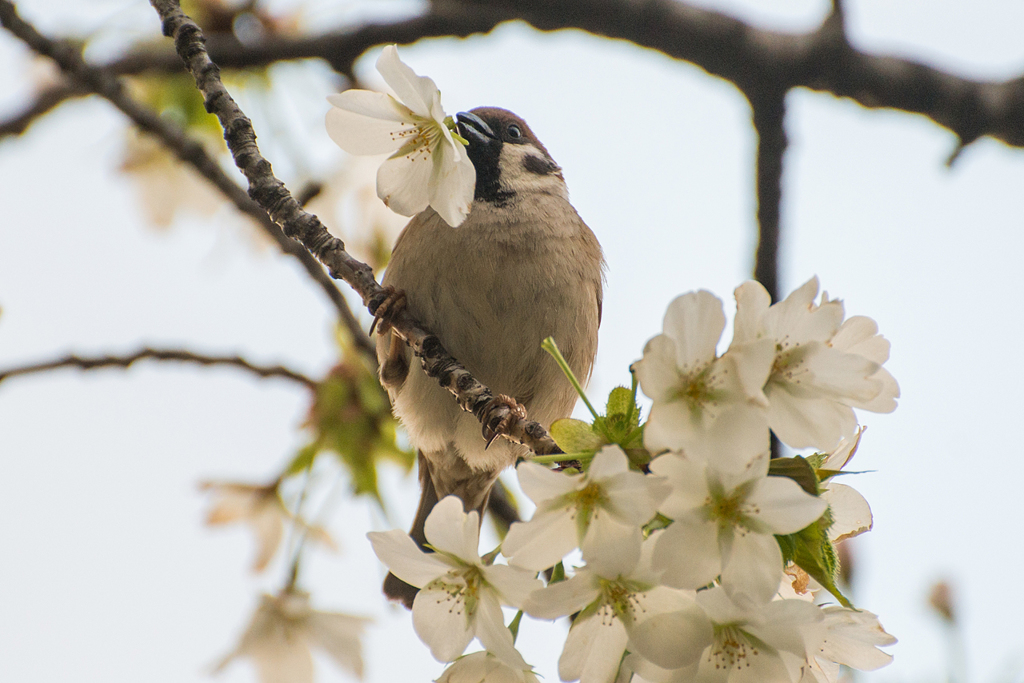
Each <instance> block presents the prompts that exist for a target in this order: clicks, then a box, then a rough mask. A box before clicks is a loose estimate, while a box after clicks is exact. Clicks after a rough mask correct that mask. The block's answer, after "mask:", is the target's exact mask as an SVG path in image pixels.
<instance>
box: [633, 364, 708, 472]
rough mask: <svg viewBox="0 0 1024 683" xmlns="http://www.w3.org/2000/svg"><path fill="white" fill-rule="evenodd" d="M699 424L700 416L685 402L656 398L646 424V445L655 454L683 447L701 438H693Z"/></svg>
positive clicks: (645, 390) (645, 391)
mask: <svg viewBox="0 0 1024 683" xmlns="http://www.w3.org/2000/svg"><path fill="white" fill-rule="evenodd" d="M638 374H639V373H638ZM644 393H647V389H644ZM647 395H648V396H650V394H647ZM652 398H653V397H652ZM699 426H700V422H699V416H696V417H695V416H694V413H693V411H692V410H690V409H689V407H688V406H687V404H686V403H685V402H683V401H658V400H655V401H654V405H652V406H651V412H650V414H649V415H648V417H647V424H646V425H645V426H644V446H646V447H647V450H649V451H650V452H651V453H654V454H657V453H661V452H663V451H670V450H677V449H680V448H683V447H684V445H685V444H688V443H692V442H693V441H695V440H699V439H694V438H693V436H694V432H695V431H696V430H697V429H698V428H699Z"/></svg>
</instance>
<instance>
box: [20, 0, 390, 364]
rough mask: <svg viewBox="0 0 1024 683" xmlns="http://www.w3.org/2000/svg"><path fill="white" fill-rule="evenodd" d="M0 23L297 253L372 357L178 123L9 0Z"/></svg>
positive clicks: (346, 313)
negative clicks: (29, 19) (40, 29)
mask: <svg viewBox="0 0 1024 683" xmlns="http://www.w3.org/2000/svg"><path fill="white" fill-rule="evenodd" d="M0 24H2V25H3V26H4V28H6V29H7V30H8V31H10V32H11V33H13V34H14V35H15V36H17V37H18V38H20V39H21V40H22V41H24V42H25V43H26V44H27V45H28V46H29V47H31V48H32V49H33V50H35V51H36V52H37V53H39V54H41V55H43V56H45V57H49V58H50V59H52V60H53V61H54V62H55V63H56V64H57V65H58V66H59V67H60V68H61V70H62V71H63V72H64V73H65V74H67V75H68V76H70V77H71V78H73V79H74V80H75V82H76V83H78V84H79V85H81V86H82V87H83V88H86V89H88V90H89V91H91V92H94V93H96V94H97V95H100V96H101V97H103V98H105V99H107V100H108V101H110V103H111V104H113V105H114V106H115V107H117V108H118V109H120V110H121V112H123V113H124V114H125V115H126V116H127V117H128V118H129V119H131V120H132V122H133V123H134V124H135V125H136V126H138V127H139V128H140V129H141V130H143V131H145V132H146V133H150V134H151V135H154V136H156V137H157V138H158V139H159V140H160V141H161V142H162V143H164V145H166V146H167V148H168V149H169V150H171V151H172V152H173V153H174V154H175V156H177V157H178V158H179V159H180V160H182V161H184V162H185V163H188V164H190V165H191V166H193V167H194V168H195V169H196V170H197V171H198V172H199V173H200V174H201V175H203V176H204V177H205V178H206V179H207V180H209V181H210V182H211V183H213V185H214V186H216V187H217V189H219V190H220V191H221V192H222V193H223V194H224V195H225V196H226V197H227V198H228V199H230V200H231V201H232V202H233V203H234V204H235V206H236V207H238V209H239V210H240V211H241V212H242V213H244V214H246V215H248V216H250V217H252V218H254V219H255V220H256V223H257V225H259V226H260V227H261V228H262V229H263V231H264V232H265V233H266V234H267V235H269V236H270V238H271V239H273V240H274V241H275V242H276V243H277V245H278V246H279V247H280V249H281V250H282V251H284V252H285V253H287V254H290V255H292V256H294V257H295V258H297V259H298V260H299V262H300V263H302V265H303V267H304V268H305V270H306V272H307V273H308V274H309V276H310V277H311V278H313V280H314V281H315V282H316V283H317V284H319V285H320V288H321V289H323V291H324V293H326V294H327V296H328V298H329V299H330V300H331V303H332V304H333V305H334V308H335V310H336V311H337V313H338V315H339V317H340V318H341V320H342V322H343V323H344V324H345V326H346V327H347V328H348V329H349V331H350V332H351V334H352V337H353V339H355V343H356V345H357V347H359V348H360V350H361V351H362V352H363V353H365V354H366V355H367V356H368V357H369V358H371V359H372V360H373V362H376V359H377V356H376V351H375V348H374V345H373V342H372V341H371V340H370V339H369V337H368V336H367V335H366V333H365V332H364V331H363V329H362V326H361V325H360V323H359V321H358V319H356V317H355V315H353V313H352V310H351V309H350V308H349V306H348V302H347V301H346V300H345V297H344V296H343V295H342V293H341V291H340V290H338V288H337V286H335V284H334V282H333V281H332V280H331V278H330V277H329V276H328V275H327V274H326V273H325V272H324V270H323V268H322V267H321V266H320V264H319V263H317V262H316V259H314V258H313V257H311V256H310V255H309V253H307V251H306V250H305V249H303V248H302V247H301V246H299V245H298V244H295V242H294V241H292V240H290V239H288V238H287V237H285V236H284V234H283V233H282V232H281V230H280V228H279V227H278V226H277V225H276V224H275V223H274V222H273V221H271V220H270V219H269V218H268V217H267V213H266V211H264V210H263V209H262V208H260V207H259V206H258V205H257V204H256V203H255V202H253V201H252V199H250V198H249V196H248V195H247V194H246V193H245V190H243V189H242V188H241V187H239V185H238V183H236V182H234V181H233V180H231V178H229V177H228V175H227V174H226V173H224V171H223V170H222V169H221V167H220V165H219V164H218V163H217V161H216V159H214V158H213V157H211V156H210V155H209V154H208V153H207V152H206V149H205V148H204V147H203V145H202V144H201V143H199V142H198V141H197V140H195V139H194V138H192V137H191V136H189V135H188V134H187V133H186V132H185V131H184V130H183V129H182V128H181V127H179V126H177V125H175V124H174V123H172V122H170V121H168V120H166V119H163V118H161V117H160V116H159V115H157V113H156V112H154V111H153V110H152V109H150V108H148V107H146V106H144V105H142V104H141V103H139V102H138V101H137V100H135V99H133V98H132V97H131V96H130V95H129V94H128V92H127V90H126V89H125V87H124V85H123V84H122V83H121V81H120V80H119V79H118V78H116V77H114V76H113V75H111V74H109V73H107V72H106V71H104V70H103V69H101V68H97V67H93V66H90V65H89V64H87V63H86V62H85V61H84V60H83V59H82V56H81V54H80V53H79V51H78V49H77V48H75V47H74V46H72V45H70V44H68V43H66V42H63V41H56V40H51V39H49V38H46V37H44V36H43V35H41V34H40V33H39V32H38V31H37V30H36V29H35V28H34V27H33V26H31V25H30V24H29V23H27V22H26V21H24V20H23V19H22V18H21V17H19V16H18V13H17V10H16V9H15V7H14V4H13V3H11V2H10V0H0Z"/></svg>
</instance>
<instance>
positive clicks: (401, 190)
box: [377, 148, 434, 216]
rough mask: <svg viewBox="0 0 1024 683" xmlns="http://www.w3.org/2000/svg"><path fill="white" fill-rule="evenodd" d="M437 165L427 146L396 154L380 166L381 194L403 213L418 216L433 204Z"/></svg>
mask: <svg viewBox="0 0 1024 683" xmlns="http://www.w3.org/2000/svg"><path fill="white" fill-rule="evenodd" d="M433 172H434V165H433V162H432V161H431V158H430V155H429V153H428V152H427V151H426V150H425V148H417V149H414V150H411V151H409V152H408V153H406V154H403V155H402V156H393V157H391V158H389V159H388V160H387V161H385V162H384V163H383V164H381V166H380V168H379V169H378V170H377V196H378V197H380V198H381V199H382V200H383V201H384V203H385V204H386V205H387V207H388V208H389V209H391V210H392V211H394V212H395V213H397V214H400V215H402V216H415V215H416V214H418V213H419V212H420V211H423V210H424V209H425V208H427V206H429V205H430V190H429V187H428V185H429V183H430V178H431V176H432V175H433Z"/></svg>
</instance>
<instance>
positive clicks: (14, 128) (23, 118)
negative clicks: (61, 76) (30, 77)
mask: <svg viewBox="0 0 1024 683" xmlns="http://www.w3.org/2000/svg"><path fill="white" fill-rule="evenodd" d="M88 92H89V91H88V90H86V89H85V88H82V87H81V86H79V85H77V84H75V83H60V84H58V85H53V86H50V87H49V88H46V89H44V90H42V91H41V92H39V94H37V95H36V99H35V101H34V102H32V104H30V105H29V106H28V107H26V108H25V109H24V110H22V111H21V112H20V113H18V114H15V115H14V116H12V117H11V118H9V119H7V120H6V121H0V140H3V139H4V138H6V137H11V136H13V135H21V134H22V133H24V132H25V131H26V130H28V127H29V126H31V125H32V124H33V123H34V122H35V121H36V119H38V118H41V117H43V116H45V115H46V114H49V113H50V112H51V111H53V110H54V109H56V108H57V107H59V106H60V105H61V104H63V103H64V102H67V101H68V100H70V99H74V98H76V97H80V96H82V95H86V94H88Z"/></svg>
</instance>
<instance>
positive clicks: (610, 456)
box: [587, 444, 643, 480]
mask: <svg viewBox="0 0 1024 683" xmlns="http://www.w3.org/2000/svg"><path fill="white" fill-rule="evenodd" d="M626 472H629V459H628V458H627V457H626V454H625V453H624V452H623V451H622V449H621V448H619V446H617V445H615V444H611V445H608V446H605V447H603V448H602V449H601V450H599V451H598V452H597V455H595V456H594V459H593V460H592V461H591V462H590V467H588V468H587V478H588V479H591V480H600V479H608V478H610V477H613V476H615V475H616V474H623V473H626ZM638 476H643V475H638Z"/></svg>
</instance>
